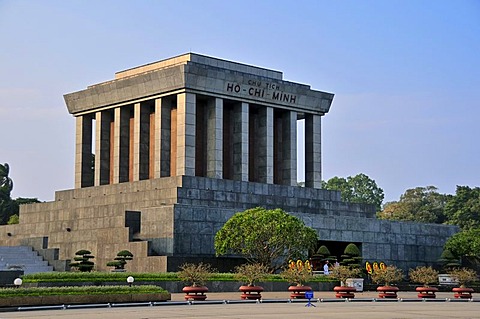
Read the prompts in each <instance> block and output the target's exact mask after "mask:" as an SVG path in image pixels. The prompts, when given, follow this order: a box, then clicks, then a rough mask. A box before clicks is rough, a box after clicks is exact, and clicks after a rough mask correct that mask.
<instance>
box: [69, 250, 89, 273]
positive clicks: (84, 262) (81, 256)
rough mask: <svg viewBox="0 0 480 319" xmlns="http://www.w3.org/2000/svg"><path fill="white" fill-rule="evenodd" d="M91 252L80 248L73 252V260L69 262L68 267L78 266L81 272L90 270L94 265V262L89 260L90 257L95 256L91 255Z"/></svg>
mask: <svg viewBox="0 0 480 319" xmlns="http://www.w3.org/2000/svg"><path fill="white" fill-rule="evenodd" d="M91 254H92V253H91V252H90V250H86V249H81V250H79V251H77V252H76V253H75V255H76V256H75V257H73V260H75V262H72V263H70V264H69V266H70V267H73V268H78V270H80V271H81V272H90V271H92V269H93V267H94V266H95V263H94V262H93V261H91V260H90V259H93V258H95V256H92V255H91Z"/></svg>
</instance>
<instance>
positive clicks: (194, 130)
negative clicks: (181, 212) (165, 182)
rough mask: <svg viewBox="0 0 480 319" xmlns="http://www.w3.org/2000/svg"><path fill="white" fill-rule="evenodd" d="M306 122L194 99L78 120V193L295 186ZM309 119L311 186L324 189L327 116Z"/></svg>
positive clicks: (174, 98) (292, 114) (176, 98)
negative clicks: (161, 182) (213, 182)
mask: <svg viewBox="0 0 480 319" xmlns="http://www.w3.org/2000/svg"><path fill="white" fill-rule="evenodd" d="M299 116H300V115H299V113H297V112H296V111H295V110H291V109H281V108H274V107H270V106H264V105H257V104H253V103H252V104H250V103H245V102H241V101H236V100H229V99H222V98H218V97H211V96H205V95H199V94H195V93H189V92H184V93H179V94H174V95H169V96H165V97H161V98H156V99H152V100H147V101H142V102H138V103H133V104H130V105H121V106H118V107H113V108H110V109H104V110H97V111H94V112H91V113H85V114H82V115H78V116H76V151H75V152H76V154H75V188H81V187H89V186H99V185H107V184H117V183H123V182H131V181H139V180H145V179H153V178H160V177H166V176H176V175H191V176H204V177H210V178H220V179H222V178H223V179H232V180H239V181H251V182H260V183H268V184H272V183H274V184H282V185H292V186H294V185H297V119H298V118H299ZM302 117H304V118H305V179H306V180H305V184H306V186H307V187H314V188H320V184H321V116H320V115H317V114H302ZM93 137H94V139H93ZM93 154H94V156H93Z"/></svg>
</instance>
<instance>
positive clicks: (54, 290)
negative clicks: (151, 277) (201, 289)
mask: <svg viewBox="0 0 480 319" xmlns="http://www.w3.org/2000/svg"><path fill="white" fill-rule="evenodd" d="M155 293H168V291H166V290H165V289H163V288H160V287H157V286H150V285H148V286H147V285H145V286H132V287H128V286H80V287H49V288H2V289H0V298H2V297H22V296H60V295H110V294H155Z"/></svg>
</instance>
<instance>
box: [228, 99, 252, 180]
mask: <svg viewBox="0 0 480 319" xmlns="http://www.w3.org/2000/svg"><path fill="white" fill-rule="evenodd" d="M248 120H249V105H248V103H243V102H242V103H240V104H238V105H236V106H235V110H234V114H233V136H232V139H233V179H234V180H237V181H248V151H249V150H248V136H249V132H248Z"/></svg>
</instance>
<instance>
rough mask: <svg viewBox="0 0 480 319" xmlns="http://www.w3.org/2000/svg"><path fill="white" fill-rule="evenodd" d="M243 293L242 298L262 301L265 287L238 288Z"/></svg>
mask: <svg viewBox="0 0 480 319" xmlns="http://www.w3.org/2000/svg"><path fill="white" fill-rule="evenodd" d="M238 290H240V291H241V292H242V295H241V296H240V298H242V299H247V300H259V299H262V295H261V292H262V291H263V287H261V286H240V288H238Z"/></svg>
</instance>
